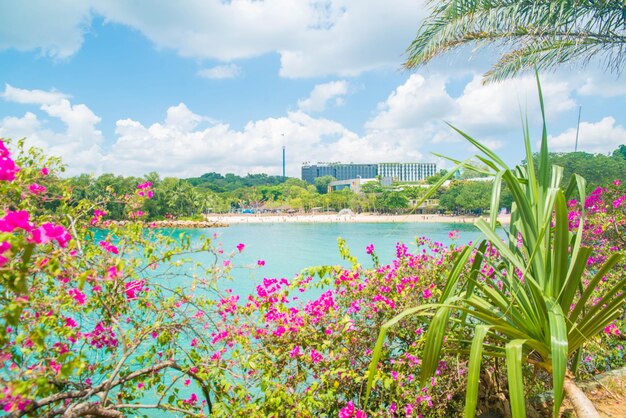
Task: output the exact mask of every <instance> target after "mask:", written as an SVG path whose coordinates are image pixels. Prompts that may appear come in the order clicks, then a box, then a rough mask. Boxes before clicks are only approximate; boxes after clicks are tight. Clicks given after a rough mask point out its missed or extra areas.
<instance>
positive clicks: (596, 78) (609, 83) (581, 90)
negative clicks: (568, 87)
mask: <svg viewBox="0 0 626 418" xmlns="http://www.w3.org/2000/svg"><path fill="white" fill-rule="evenodd" d="M581 84H582V85H581V86H580V87H578V88H577V89H576V92H577V93H578V94H580V95H582V96H602V97H615V96H622V95H625V94H626V84H624V83H618V82H617V81H616V80H613V79H612V77H610V76H606V75H605V74H596V73H592V74H590V75H588V76H587V77H585V79H584V81H583V82H582V83H581Z"/></svg>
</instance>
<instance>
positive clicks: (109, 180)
mask: <svg viewBox="0 0 626 418" xmlns="http://www.w3.org/2000/svg"><path fill="white" fill-rule="evenodd" d="M550 162H551V163H552V164H556V165H560V166H562V167H563V168H564V178H569V177H570V176H571V175H572V174H574V173H576V174H579V175H581V176H583V177H585V178H586V179H587V180H588V185H587V187H588V191H591V190H593V189H594V188H596V187H598V186H606V185H607V184H609V183H610V182H611V181H613V180H615V179H623V178H624V173H626V146H625V145H620V147H619V148H617V149H616V150H615V151H614V152H613V153H612V154H611V155H603V154H589V153H586V152H572V153H552V154H550ZM482 171H483V170H482V168H481V167H480V166H478V165H477V166H476V170H466V171H464V172H462V173H460V174H458V175H457V176H456V178H455V179H454V180H452V181H451V182H450V184H449V185H448V186H447V187H444V188H442V189H441V190H440V191H438V193H437V195H436V196H434V201H433V202H434V204H431V205H429V206H426V207H420V208H417V209H416V208H415V207H414V204H415V202H417V201H418V200H419V199H420V198H421V197H422V196H423V195H424V193H425V191H426V190H427V187H428V185H430V184H433V183H435V182H436V181H437V179H439V178H441V176H443V175H445V173H446V171H445V170H441V171H440V172H439V173H438V174H437V175H435V176H433V177H430V178H428V179H426V181H424V182H423V183H393V184H392V185H391V186H386V187H383V186H382V185H381V183H380V181H372V182H369V183H365V184H363V185H362V186H361V189H360V191H359V192H358V193H355V192H353V191H351V190H349V189H342V190H336V191H329V190H328V185H329V183H330V182H331V181H332V180H334V179H333V178H332V177H330V176H324V177H320V178H317V179H315V183H314V184H308V183H306V182H305V181H303V180H300V179H297V178H292V177H282V176H269V175H267V174H248V175H246V176H238V175H236V174H232V173H228V174H226V175H221V174H219V173H215V172H211V173H206V174H203V175H202V176H200V177H193V178H187V179H181V178H174V177H165V178H161V177H160V176H159V174H158V173H155V172H152V173H149V174H147V175H145V176H143V177H141V178H140V177H132V176H131V177H124V176H116V175H114V174H102V175H100V176H98V177H95V176H90V175H87V174H82V175H80V176H77V177H72V178H70V179H69V182H70V184H71V186H72V191H73V193H74V194H75V195H76V196H77V197H80V198H85V199H91V200H94V199H97V198H98V197H104V196H109V195H111V194H115V195H117V196H120V195H124V194H132V193H134V191H135V188H136V185H137V184H138V183H141V182H145V181H149V182H151V183H152V189H153V191H154V198H153V199H150V200H148V201H146V202H145V203H144V205H143V208H142V210H143V211H144V212H146V214H147V216H148V219H167V218H197V217H201V216H202V215H203V214H207V213H227V212H234V211H244V210H245V211H253V212H257V211H259V212H293V211H298V212H302V211H304V212H311V211H318V212H336V211H340V210H342V209H351V210H353V211H354V212H376V213H408V212H412V211H417V212H418V213H422V212H428V213H430V212H439V213H446V214H481V213H485V212H486V211H488V210H489V206H490V199H489V197H490V196H491V191H492V185H493V182H492V181H490V179H489V178H485V177H484V175H483V174H482ZM511 201H512V199H511V195H510V193H509V191H508V190H507V189H506V188H505V189H504V190H503V191H502V207H501V209H506V210H510V207H511ZM106 209H107V211H108V212H107V213H108V214H109V216H110V217H111V218H113V219H124V218H125V217H126V214H127V211H128V209H127V207H126V203H125V202H123V201H109V202H108V203H107V207H106Z"/></svg>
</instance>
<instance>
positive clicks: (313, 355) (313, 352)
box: [311, 349, 324, 364]
mask: <svg viewBox="0 0 626 418" xmlns="http://www.w3.org/2000/svg"><path fill="white" fill-rule="evenodd" d="M322 360H324V356H322V355H321V354H320V353H318V352H317V351H316V350H315V349H313V350H311V361H312V362H313V363H314V364H317V363H319V362H320V361H322Z"/></svg>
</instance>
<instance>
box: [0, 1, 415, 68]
mask: <svg viewBox="0 0 626 418" xmlns="http://www.w3.org/2000/svg"><path fill="white" fill-rule="evenodd" d="M5 9H6V10H5ZM425 12H426V10H425V7H423V4H422V2H417V3H416V2H415V1H413V0H396V1H393V2H380V1H375V0H313V1H301V0H266V1H254V0H236V1H221V0H209V1H202V2H198V1H196V2H188V3H186V4H185V7H181V6H180V4H178V3H176V2H171V1H165V0H154V1H151V2H150V7H149V8H146V6H145V4H144V3H142V2H129V1H126V0H107V1H101V0H85V1H81V2H75V1H71V0H61V1H55V2H48V1H45V0H36V1H30V2H13V3H12V4H11V6H10V7H5V8H3V13H2V14H0V49H5V48H16V49H18V50H22V51H24V50H34V49H39V50H41V51H42V52H43V53H44V54H46V55H50V56H53V57H58V58H65V57H68V56H71V55H72V54H74V53H76V52H77V51H78V50H79V48H80V46H81V44H82V42H83V38H84V34H85V32H86V31H87V30H89V29H90V27H91V22H92V19H93V17H94V16H101V17H103V18H104V21H105V22H107V23H116V24H122V25H125V26H128V27H131V28H133V29H135V30H137V31H139V32H141V33H142V34H143V35H144V36H145V37H146V38H148V39H149V40H150V41H151V42H152V43H154V45H155V46H156V47H157V48H163V49H170V50H174V51H176V52H177V53H178V54H180V55H181V56H183V57H189V58H200V59H217V60H219V61H223V62H230V61H233V60H236V59H246V58H251V57H256V56H260V55H263V54H267V53H278V54H279V55H280V60H281V69H280V74H281V75H282V76H284V77H294V78H295V77H314V76H321V75H328V74H339V75H355V74H359V73H361V72H363V71H367V70H371V69H376V68H383V67H393V68H397V67H398V66H399V63H400V61H401V57H402V55H403V53H404V47H405V45H408V43H409V42H410V41H411V39H412V38H413V36H414V34H415V29H416V27H417V25H418V24H419V21H420V19H421V17H423V14H424V13H425ZM232 69H233V68H232V67H228V66H227V67H222V68H220V67H217V68H214V69H208V70H206V71H203V74H206V75H207V76H215V75H222V76H223V75H225V74H228V75H232ZM211 70H214V71H211Z"/></svg>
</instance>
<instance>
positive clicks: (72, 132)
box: [0, 85, 103, 174]
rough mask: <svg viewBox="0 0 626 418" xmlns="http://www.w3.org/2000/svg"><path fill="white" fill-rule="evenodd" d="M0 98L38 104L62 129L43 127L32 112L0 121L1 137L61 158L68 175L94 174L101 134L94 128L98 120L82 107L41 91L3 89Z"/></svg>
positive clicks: (98, 161) (100, 158)
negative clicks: (14, 139)
mask: <svg viewBox="0 0 626 418" xmlns="http://www.w3.org/2000/svg"><path fill="white" fill-rule="evenodd" d="M1 97H2V98H3V99H4V100H6V101H9V102H14V103H22V104H30V105H38V106H39V109H40V110H41V111H42V112H43V113H44V114H45V115H47V116H48V117H51V118H54V119H57V120H59V121H61V122H62V124H63V126H64V130H63V131H61V132H57V131H54V130H52V129H50V128H48V127H46V124H47V120H46V119H43V120H42V119H40V118H39V117H38V116H37V115H36V114H34V113H32V112H26V113H25V114H24V116H22V117H14V116H11V117H5V118H4V119H2V120H0V136H2V137H14V138H22V137H26V138H27V141H28V143H29V144H30V145H33V146H36V147H39V148H42V149H43V150H44V151H46V152H47V153H48V154H50V155H55V156H60V157H63V159H64V162H65V163H66V164H68V167H69V171H68V172H69V173H70V174H78V173H80V172H85V171H87V172H96V171H99V170H100V164H101V160H102V152H101V144H102V141H103V138H102V133H101V132H100V131H99V130H98V129H97V128H96V125H98V124H99V123H100V117H98V116H97V115H96V114H94V113H93V112H92V111H91V109H89V108H88V107H87V106H86V105H84V104H76V105H73V104H72V103H71V102H70V101H69V100H68V99H67V98H66V97H67V96H66V95H65V94H62V93H59V92H46V91H41V90H25V89H19V88H15V87H12V86H10V85H6V86H5V90H4V92H3V93H2V94H1Z"/></svg>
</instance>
